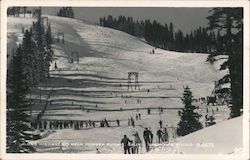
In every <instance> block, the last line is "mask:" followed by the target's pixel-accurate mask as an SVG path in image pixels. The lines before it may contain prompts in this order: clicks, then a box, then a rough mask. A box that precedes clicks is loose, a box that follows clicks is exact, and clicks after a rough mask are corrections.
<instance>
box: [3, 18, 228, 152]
mask: <svg viewBox="0 0 250 160" xmlns="http://www.w3.org/2000/svg"><path fill="white" fill-rule="evenodd" d="M48 18H49V22H50V23H51V27H52V34H53V36H54V44H53V49H54V53H55V55H54V60H53V63H52V65H51V79H50V81H49V82H48V83H47V84H46V85H45V84H40V85H39V88H40V89H41V101H40V92H39V90H38V89H35V88H34V89H33V92H32V99H35V101H36V104H35V105H34V106H32V115H33V116H34V115H37V113H39V112H40V111H41V110H42V109H43V108H44V104H45V101H49V102H50V103H49V105H48V106H47V108H46V111H45V113H44V115H43V117H42V119H43V120H82V121H85V120H86V121H87V120H91V121H100V120H102V119H104V118H106V119H107V120H109V121H115V120H116V119H119V120H120V121H121V126H120V127H116V122H111V127H110V128H85V129H81V130H77V131H76V130H72V129H63V130H57V131H56V133H53V134H51V135H50V136H49V137H47V138H45V139H42V140H41V141H53V140H54V139H57V140H59V141H62V140H64V141H65V140H66V139H67V140H69V141H70V140H72V141H76V140H77V141H80V142H83V143H119V142H120V139H121V138H122V136H123V134H125V133H126V134H128V135H131V133H132V132H133V129H132V128H131V127H128V126H127V124H128V122H127V121H128V118H130V117H135V114H137V113H141V115H142V119H141V120H139V121H136V127H135V129H136V130H137V131H138V132H139V134H140V136H141V137H142V131H143V128H144V127H151V130H152V131H153V133H154V134H155V132H156V131H157V129H158V128H159V127H158V126H159V124H158V122H159V120H160V119H161V120H162V121H163V124H164V126H166V125H168V126H174V127H176V125H177V123H178V121H179V116H178V110H179V109H180V108H182V107H183V104H182V101H181V99H180V97H181V96H182V93H183V86H186V85H188V86H189V87H190V88H191V90H192V92H193V95H194V97H196V98H200V97H205V96H209V95H210V94H211V91H212V90H213V87H214V81H215V80H218V79H220V78H221V77H222V76H223V75H225V73H226V72H227V71H220V70H219V65H220V64H221V63H223V61H225V59H222V60H220V61H218V62H216V63H215V64H214V65H211V64H209V63H208V62H206V59H207V54H195V53H177V52H171V51H166V50H162V49H159V48H157V49H156V48H154V47H153V46H150V45H148V44H146V43H145V42H143V41H142V40H140V39H138V38H136V37H133V36H131V35H128V34H126V33H124V32H121V31H117V30H114V29H110V28H104V27H100V26H96V25H90V24H87V23H85V22H82V21H80V20H75V19H70V18H62V17H56V16H48ZM33 21H35V19H33V18H31V17H26V18H22V17H19V18H17V17H8V54H9V55H11V52H12V49H13V48H15V47H16V44H17V42H20V41H21V39H22V36H23V34H22V33H21V31H22V27H24V28H25V29H28V28H29V27H30V26H31V25H32V22H33ZM58 32H62V33H64V36H65V43H64V44H62V43H61V42H60V43H58V42H57V40H56V38H57V34H58ZM153 49H154V50H155V54H149V53H150V52H151V51H152V50H153ZM72 51H73V52H78V53H79V57H80V60H79V63H76V62H74V63H69V58H68V57H69V56H70V54H71V52H72ZM55 63H56V64H57V67H58V69H55ZM128 72H139V83H140V90H138V89H137V90H134V89H133V90H127V81H128V80H127V78H128ZM46 90H49V91H48V92H46ZM52 90H53V92H52ZM48 93H51V95H50V97H49V99H48V100H47V99H46V98H48V96H47V95H48ZM138 100H141V102H140V103H138ZM196 105H199V106H201V107H200V109H199V112H200V113H201V114H202V115H203V117H202V118H201V121H202V122H203V123H204V121H205V120H204V115H205V114H206V108H205V107H204V106H205V105H204V104H201V103H200V102H198V103H197V104H196ZM83 107H84V110H83ZM158 107H163V108H164V113H162V114H159V109H158ZM121 108H122V111H120V110H121ZM147 108H153V109H152V111H151V115H148V114H147V112H146V109H147ZM215 108H216V107H212V106H210V108H209V112H210V113H209V114H212V110H214V111H215V110H216V109H215ZM218 108H219V110H218V111H216V113H215V118H216V121H217V122H221V121H224V120H226V119H227V117H228V112H229V110H228V108H227V107H226V106H218ZM126 109H130V110H126ZM98 125H99V124H98ZM98 125H97V126H98ZM93 133H94V134H93ZM116 149H118V150H120V148H119V147H118V148H116ZM116 149H115V151H114V149H113V148H111V149H110V150H109V149H107V148H106V149H105V151H103V152H104V153H110V152H116V153H121V151H117V150H116ZM94 151H95V148H93V147H92V148H91V147H90V148H84V149H83V150H78V151H76V152H94Z"/></svg>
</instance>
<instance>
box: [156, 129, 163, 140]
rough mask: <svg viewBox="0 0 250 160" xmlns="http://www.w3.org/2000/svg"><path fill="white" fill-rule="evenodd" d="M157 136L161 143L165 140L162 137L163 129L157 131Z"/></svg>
mask: <svg viewBox="0 0 250 160" xmlns="http://www.w3.org/2000/svg"><path fill="white" fill-rule="evenodd" d="M156 134H157V136H158V143H161V141H162V142H163V138H162V134H163V132H162V130H161V129H159V130H158V131H157V132H156Z"/></svg>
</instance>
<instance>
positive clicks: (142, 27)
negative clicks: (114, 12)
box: [100, 15, 217, 53]
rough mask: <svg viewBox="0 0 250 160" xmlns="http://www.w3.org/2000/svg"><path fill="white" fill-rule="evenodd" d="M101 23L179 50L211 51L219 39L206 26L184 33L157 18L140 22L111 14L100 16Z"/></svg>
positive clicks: (172, 49) (152, 43)
mask: <svg viewBox="0 0 250 160" xmlns="http://www.w3.org/2000/svg"><path fill="white" fill-rule="evenodd" d="M100 25H101V26H103V27H109V28H114V29H117V30H121V31H124V32H126V33H128V34H131V35H134V36H137V37H142V38H145V40H146V41H147V42H149V43H150V44H151V45H153V46H155V47H159V48H162V49H167V50H171V51H178V52H198V53H199V52H201V53H210V52H211V51H212V50H214V45H215V44H216V43H215V42H216V40H217V36H216V35H215V33H214V32H208V31H207V29H206V28H204V27H199V28H198V29H196V30H193V31H191V32H190V33H189V34H184V33H183V32H182V31H181V30H177V31H175V29H174V25H173V23H172V22H170V23H169V24H165V25H162V24H160V23H159V22H157V21H155V20H154V21H153V22H151V21H150V20H145V21H141V22H139V21H134V20H133V17H125V16H119V17H118V19H116V18H113V17H112V16H111V15H109V16H108V17H107V18H106V17H103V18H100Z"/></svg>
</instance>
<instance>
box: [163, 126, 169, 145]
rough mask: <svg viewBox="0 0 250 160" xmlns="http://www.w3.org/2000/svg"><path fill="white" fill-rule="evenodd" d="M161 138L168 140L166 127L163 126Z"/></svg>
mask: <svg viewBox="0 0 250 160" xmlns="http://www.w3.org/2000/svg"><path fill="white" fill-rule="evenodd" d="M163 140H164V142H168V131H167V128H164V132H163Z"/></svg>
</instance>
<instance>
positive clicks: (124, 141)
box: [121, 134, 132, 154]
mask: <svg viewBox="0 0 250 160" xmlns="http://www.w3.org/2000/svg"><path fill="white" fill-rule="evenodd" d="M129 142H130V143H132V141H131V140H130V139H128V138H127V135H126V134H125V135H124V137H123V139H122V140H121V145H122V143H123V149H124V154H127V152H128V154H130V146H129V144H128V143H129Z"/></svg>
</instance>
